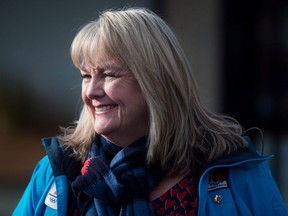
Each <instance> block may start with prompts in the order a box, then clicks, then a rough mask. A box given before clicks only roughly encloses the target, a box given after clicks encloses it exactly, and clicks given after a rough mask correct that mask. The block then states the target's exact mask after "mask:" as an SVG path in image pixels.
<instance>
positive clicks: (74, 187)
mask: <svg viewBox="0 0 288 216" xmlns="http://www.w3.org/2000/svg"><path fill="white" fill-rule="evenodd" d="M71 56H72V60H73V62H74V64H75V66H76V67H77V68H79V69H80V72H81V76H82V99H83V102H84V106H83V110H82V113H81V115H80V118H79V120H78V121H77V123H76V124H75V126H74V127H71V128H67V129H64V133H63V135H62V136H61V137H54V138H48V139H44V140H43V144H44V146H45V148H46V151H47V156H46V157H44V158H43V159H42V160H41V161H40V162H39V164H38V165H37V167H36V168H35V171H34V173H33V176H32V179H31V181H30V183H29V185H28V187H27V189H26V191H25V193H24V195H23V197H22V198H21V200H20V202H19V204H18V206H17V207H16V209H15V211H14V215H22V214H25V215H53V214H56V213H57V214H58V215H176V214H177V215H286V214H287V212H286V209H285V207H284V203H283V201H282V199H281V196H280V194H279V191H278V189H277V186H276V184H275V182H274V180H273V177H272V176H271V173H270V170H269V168H268V165H267V159H268V158H270V157H263V156H261V155H259V154H258V153H257V152H256V151H255V149H254V147H253V145H252V143H251V141H250V138H249V137H248V135H247V134H245V135H243V132H242V129H241V126H240V125H239V124H238V123H237V122H236V121H235V120H233V119H231V118H228V117H223V116H219V115H216V114H213V113H210V112H208V111H207V110H205V109H204V108H203V106H202V105H201V103H200V101H199V98H198V92H197V87H196V83H195V79H194V77H193V74H192V72H191V69H190V67H189V64H188V61H187V59H186V57H185V55H184V52H183V50H182V49H181V47H180V45H179V43H178V41H177V39H176V37H175V35H174V34H173V32H172V31H171V30H170V28H169V27H168V26H167V24H166V23H165V22H164V21H163V20H162V19H161V18H159V17H158V16H157V15H155V14H154V13H152V12H151V11H149V10H146V9H126V10H121V11H107V12H104V13H103V14H101V15H100V17H99V19H98V20H97V21H94V22H90V23H88V24H87V25H86V26H84V27H83V28H82V29H81V30H80V32H79V33H78V34H77V36H76V37H75V39H74V41H73V43H72V46H71Z"/></svg>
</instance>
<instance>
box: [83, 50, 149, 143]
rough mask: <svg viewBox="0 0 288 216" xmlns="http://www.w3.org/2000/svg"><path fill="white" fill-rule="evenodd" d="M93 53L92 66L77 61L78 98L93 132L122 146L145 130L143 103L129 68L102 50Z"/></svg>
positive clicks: (146, 118)
mask: <svg viewBox="0 0 288 216" xmlns="http://www.w3.org/2000/svg"><path fill="white" fill-rule="evenodd" d="M96 53H98V55H97V54H96V55H95V63H94V65H95V66H85V63H84V64H83V63H82V65H81V68H84V69H81V75H82V77H83V81H82V99H83V101H84V103H85V105H86V106H87V108H88V109H89V111H90V112H89V113H90V114H91V119H93V125H94V130H95V132H96V133H98V134H101V135H102V136H103V137H105V138H106V139H107V140H109V141H110V142H112V143H115V144H117V145H119V146H122V147H125V146H128V145H129V144H131V143H132V142H133V141H135V140H137V139H138V138H140V137H142V136H144V135H146V134H147V133H148V120H149V117H148V112H147V105H146V102H145V99H144V96H143V94H142V91H141V89H140V87H139V85H138V82H137V80H136V79H135V77H134V75H133V74H132V72H131V71H129V70H128V69H127V67H126V68H125V67H123V66H121V64H120V63H118V62H117V61H116V60H112V59H109V57H106V56H108V54H106V53H105V52H102V53H101V52H96ZM131 128H133V130H131Z"/></svg>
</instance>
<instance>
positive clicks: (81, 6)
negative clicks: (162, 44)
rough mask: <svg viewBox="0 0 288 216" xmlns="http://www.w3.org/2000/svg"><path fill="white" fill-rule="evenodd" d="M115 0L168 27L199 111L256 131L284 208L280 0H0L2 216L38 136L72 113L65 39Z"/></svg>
mask: <svg viewBox="0 0 288 216" xmlns="http://www.w3.org/2000/svg"><path fill="white" fill-rule="evenodd" d="M123 6H141V7H142V6H143V7H147V8H150V9H151V10H153V11H154V12H156V13H157V14H159V15H160V16H161V17H162V18H164V19H165V20H166V21H167V22H168V23H169V24H170V25H171V27H172V28H173V29H174V31H175V32H176V34H177V35H178V36H179V39H180V42H181V44H182V45H183V48H184V50H185V52H186V54H187V56H188V59H189V60H190V62H191V65H192V68H193V70H194V72H195V74H196V79H197V81H198V84H199V89H200V96H201V99H202V102H203V104H204V105H205V106H206V107H207V109H210V110H212V111H215V112H220V113H224V114H228V115H231V116H233V117H235V118H237V119H238V120H239V121H240V123H241V124H242V125H243V126H244V128H246V129H247V128H249V127H253V126H257V127H260V128H261V129H262V130H263V133H264V142H265V153H266V154H275V158H274V159H273V160H272V161H271V168H272V172H273V175H274V177H275V179H276V182H277V184H278V187H279V188H280V191H281V193H282V196H283V197H284V200H285V203H286V205H287V206H288V186H287V182H288V159H287V153H288V126H287V123H286V122H287V120H288V84H287V83H288V61H287V58H288V1H274V0H252V1H249V3H247V1H240V0H233V1H231V0H179V1H173V0H137V1H136V0H135V1H132V0H131V1H128V0H126V1H121V0H118V1H112V0H106V1H100V0H85V1H79V0H78V1H77V0H69V1H68V0H62V1H58V0H49V1H43V0H25V1H22V0H0V214H1V215H11V211H12V209H13V208H14V207H15V205H16V204H17V202H18V200H19V199H20V196H21V194H22V193H23V191H24V188H25V186H26V184H27V183H28V181H29V178H30V176H31V174H32V171H33V169H34V166H35V165H36V163H37V161H38V160H39V159H40V158H41V157H43V156H44V155H45V151H44V148H43V147H42V145H41V138H42V137H48V136H54V135H57V134H59V125H61V126H67V125H69V124H70V123H72V122H73V121H74V120H76V119H77V116H78V114H79V111H80V106H81V99H80V91H81V89H80V82H81V80H80V75H79V72H78V71H77V70H76V69H75V68H74V67H73V65H72V62H71V60H70V56H69V49H70V44H71V42H72V39H73V37H74V36H75V34H76V33H77V31H78V30H79V28H80V27H81V26H82V25H83V24H85V23H86V22H88V21H90V20H94V19H96V18H97V16H98V13H99V12H101V11H103V10H105V9H109V8H121V7H123ZM259 196H261V195H260V194H259Z"/></svg>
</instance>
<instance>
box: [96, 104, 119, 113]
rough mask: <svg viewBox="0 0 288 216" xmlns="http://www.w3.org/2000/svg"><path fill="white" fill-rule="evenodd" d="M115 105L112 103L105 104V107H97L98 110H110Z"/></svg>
mask: <svg viewBox="0 0 288 216" xmlns="http://www.w3.org/2000/svg"><path fill="white" fill-rule="evenodd" d="M114 107H115V106H112V105H108V106H103V107H98V108H95V110H96V112H103V111H106V110H110V109H112V108H114Z"/></svg>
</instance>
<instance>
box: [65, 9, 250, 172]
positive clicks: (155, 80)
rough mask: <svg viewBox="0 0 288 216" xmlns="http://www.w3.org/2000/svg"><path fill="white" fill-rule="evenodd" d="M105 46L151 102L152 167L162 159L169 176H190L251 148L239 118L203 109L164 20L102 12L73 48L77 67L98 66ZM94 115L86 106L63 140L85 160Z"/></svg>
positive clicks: (139, 12) (140, 13) (136, 12)
mask: <svg viewBox="0 0 288 216" xmlns="http://www.w3.org/2000/svg"><path fill="white" fill-rule="evenodd" d="M100 42H101V46H103V47H104V49H105V52H107V53H109V55H112V56H113V57H115V58H117V59H118V60H120V61H121V62H123V63H124V64H125V65H126V66H127V67H128V68H129V69H130V70H131V71H132V72H133V74H134V76H135V78H136V79H137V81H138V83H139V85H140V88H141V90H142V92H143V95H144V97H145V99H146V102H147V105H148V109H149V118H150V119H149V121H150V131H149V140H148V142H149V144H148V153H147V162H148V163H149V164H151V163H154V162H155V161H160V162H161V165H162V168H163V170H164V171H165V172H166V173H168V174H171V175H173V174H180V173H186V172H188V171H189V170H191V168H192V167H193V166H196V165H199V164H205V163H209V162H211V161H213V160H215V159H217V158H219V157H221V156H223V155H226V154H229V153H231V152H234V151H236V150H237V149H238V148H239V147H244V146H245V142H244V140H243V139H242V137H241V134H242V128H241V126H240V125H239V124H238V123H237V122H236V121H235V120H234V119H232V118H229V117H223V116H220V115H216V114H213V113H211V112H208V111H207V110H205V109H204V108H203V106H202V105H201V103H200V100H199V97H198V90H197V85H196V82H195V78H194V75H193V73H192V70H191V68H190V66H189V63H188V61H187V59H186V57H185V54H184V52H183V50H182V48H181V46H180V44H179V42H178V40H177V38H176V36H175V34H174V33H173V32H172V31H171V29H170V27H169V26H168V25H167V24H166V23H165V21H163V20H162V19H161V18H160V17H159V16H157V15H156V14H154V13H153V12H151V11H150V10H147V9H142V8H130V9H125V10H119V11H106V12H104V13H102V14H101V15H100V17H99V19H98V20H97V21H93V22H90V23H88V24H87V25H86V26H84V27H83V28H82V29H81V30H80V32H79V33H78V34H77V35H76V37H75V39H74V41H73V43H72V45H71V56H72V60H73V62H74V64H75V66H76V67H78V68H80V67H81V64H82V63H83V62H93V58H95V56H94V53H95V49H97V46H98V45H99V43H100ZM98 48H99V47H98ZM89 115H90V114H89V112H88V110H87V109H86V107H85V105H84V107H83V109H82V113H81V115H80V118H79V120H78V122H77V124H76V126H75V127H73V128H68V129H67V130H66V133H65V136H64V138H63V140H64V141H65V143H66V144H67V145H69V146H72V148H73V149H74V151H75V153H76V154H77V155H78V157H80V158H81V159H84V158H85V157H86V154H87V150H88V146H89V145H90V144H91V141H92V140H93V138H94V136H95V131H94V129H93V124H92V121H91V118H90V116H89Z"/></svg>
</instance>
